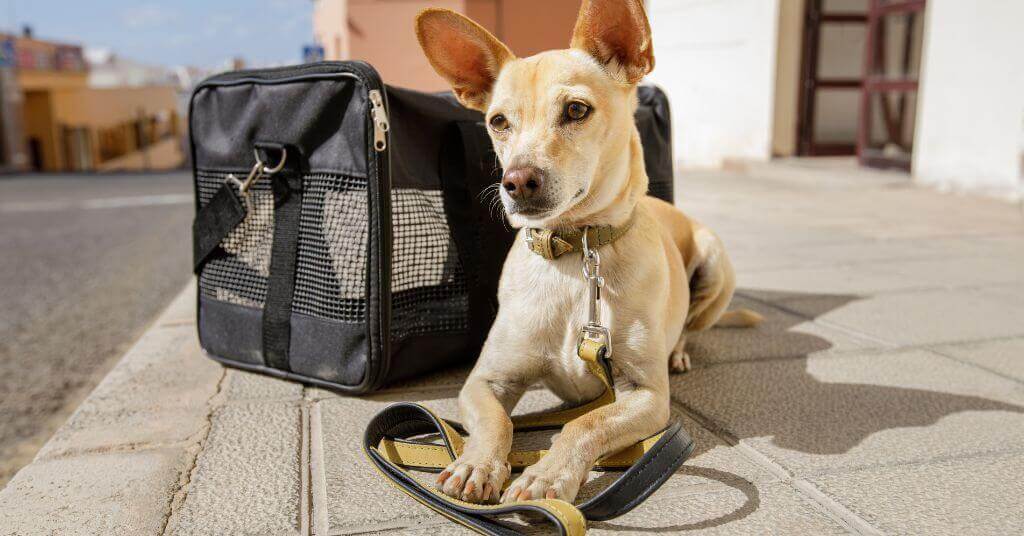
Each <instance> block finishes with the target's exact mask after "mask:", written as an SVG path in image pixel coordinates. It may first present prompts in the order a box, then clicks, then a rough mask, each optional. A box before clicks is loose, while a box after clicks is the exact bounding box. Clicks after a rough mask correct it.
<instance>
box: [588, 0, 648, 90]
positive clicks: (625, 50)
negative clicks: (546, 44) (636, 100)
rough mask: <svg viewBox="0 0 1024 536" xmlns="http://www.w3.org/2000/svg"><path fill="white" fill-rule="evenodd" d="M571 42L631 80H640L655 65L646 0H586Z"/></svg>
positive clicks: (621, 77)
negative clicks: (644, 0) (645, 9)
mask: <svg viewBox="0 0 1024 536" xmlns="http://www.w3.org/2000/svg"><path fill="white" fill-rule="evenodd" d="M571 46H572V48H578V49H580V50H584V51H586V52H587V53H589V54H590V55H591V56H593V57H594V58H595V59H597V61H598V62H599V63H601V65H604V66H605V68H606V69H607V70H608V73H609V74H611V75H612V76H613V77H614V78H616V79H617V80H620V81H622V82H625V83H627V84H636V83H637V82H639V81H640V79H641V78H643V77H644V75H646V74H647V73H649V72H651V70H652V69H654V50H653V49H652V46H651V25H650V23H648V22H647V13H646V12H645V11H644V3H643V0H583V5H582V6H580V14H579V17H578V18H577V19H576V28H575V29H574V30H573V34H572V44H571Z"/></svg>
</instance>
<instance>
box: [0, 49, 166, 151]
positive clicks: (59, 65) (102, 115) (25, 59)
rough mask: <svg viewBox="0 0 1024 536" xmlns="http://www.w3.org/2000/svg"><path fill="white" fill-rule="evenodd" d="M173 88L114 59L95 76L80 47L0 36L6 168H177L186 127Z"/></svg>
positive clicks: (3, 142)
mask: <svg viewBox="0 0 1024 536" xmlns="http://www.w3.org/2000/svg"><path fill="white" fill-rule="evenodd" d="M125 67H127V68H125ZM140 73H142V74H140ZM150 74H151V73H150ZM172 83H173V82H172V81H171V80H170V79H168V80H166V81H160V80H151V79H149V77H148V74H145V73H143V71H142V70H140V69H139V68H138V67H137V66H136V65H134V64H130V63H123V62H122V63H118V62H116V61H115V60H113V57H112V56H111V62H110V63H108V64H101V67H100V68H99V69H98V70H97V72H96V73H95V77H93V73H92V70H91V69H90V68H89V65H88V63H87V61H86V58H85V56H84V54H83V51H82V47H80V46H77V45H71V44H65V43H56V42H52V41H43V40H39V39H34V38H31V37H26V36H11V35H5V34H0V90H2V91H3V99H2V106H0V120H2V124H3V128H2V129H0V133H2V134H3V136H2V138H3V139H2V146H3V151H0V168H2V169H6V170H9V171H21V170H27V171H32V170H35V171H103V170H115V169H163V168H171V167H176V166H178V165H180V163H181V161H182V153H181V149H180V144H179V143H178V141H177V139H176V138H177V136H178V135H179V133H180V130H181V128H180V121H179V114H178V111H177V101H176V96H175V95H176V93H175V92H176V88H175V87H174V86H173V85H170V84H172Z"/></svg>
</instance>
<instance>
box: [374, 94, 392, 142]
mask: <svg viewBox="0 0 1024 536" xmlns="http://www.w3.org/2000/svg"><path fill="white" fill-rule="evenodd" d="M370 104H372V107H371V109H370V116H371V117H372V119H373V148H374V149H376V150H377V152H378V153H379V152H382V151H384V149H387V148H388V138H387V136H386V134H387V131H388V129H390V128H391V125H390V124H388V111H387V110H385V109H384V98H383V97H382V96H381V94H380V91H379V90H376V89H371V90H370Z"/></svg>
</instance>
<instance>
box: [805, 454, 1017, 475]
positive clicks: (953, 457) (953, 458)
mask: <svg viewBox="0 0 1024 536" xmlns="http://www.w3.org/2000/svg"><path fill="white" fill-rule="evenodd" d="M1020 454H1024V448H1009V449H993V450H986V451H981V452H964V453H955V454H947V455H945V456H936V457H933V458H928V459H922V460H910V461H903V462H893V463H885V462H881V463H869V464H860V465H851V466H847V467H836V468H834V469H825V470H818V471H813V472H808V473H807V474H806V475H805V476H806V477H808V478H816V477H820V476H834V475H846V474H850V473H859V472H861V471H870V470H872V469H890V468H896V467H921V466H926V465H935V464H941V463H948V462H959V461H973V460H990V459H995V458H1002V457H1006V456H1014V455H1020Z"/></svg>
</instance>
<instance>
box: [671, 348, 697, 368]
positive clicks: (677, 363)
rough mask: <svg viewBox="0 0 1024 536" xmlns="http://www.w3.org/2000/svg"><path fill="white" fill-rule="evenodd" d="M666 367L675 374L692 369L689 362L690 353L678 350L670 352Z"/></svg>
mask: <svg viewBox="0 0 1024 536" xmlns="http://www.w3.org/2000/svg"><path fill="white" fill-rule="evenodd" d="M668 369H669V370H670V371H672V372H673V373H676V374H679V373H683V372H687V371H689V370H691V369H693V365H692V364H691V363H690V354H688V353H686V352H678V351H677V352H672V356H671V357H670V358H669V361H668Z"/></svg>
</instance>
